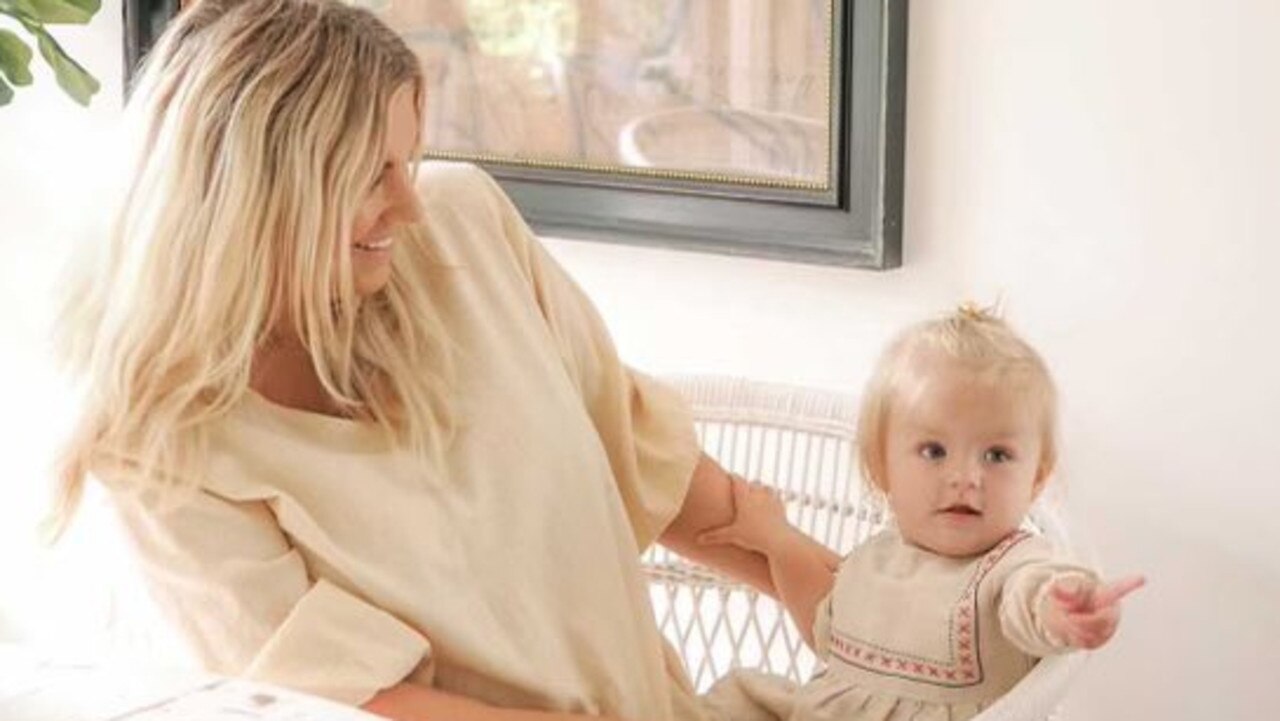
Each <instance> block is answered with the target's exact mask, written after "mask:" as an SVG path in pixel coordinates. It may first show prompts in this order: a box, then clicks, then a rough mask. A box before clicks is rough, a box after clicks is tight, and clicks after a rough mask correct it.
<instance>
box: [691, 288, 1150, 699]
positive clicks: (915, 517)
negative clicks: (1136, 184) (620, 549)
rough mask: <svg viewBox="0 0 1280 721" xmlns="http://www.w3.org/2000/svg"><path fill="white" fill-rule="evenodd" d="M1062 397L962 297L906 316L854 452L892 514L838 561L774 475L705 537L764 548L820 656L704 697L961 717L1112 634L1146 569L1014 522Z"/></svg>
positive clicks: (867, 404)
mask: <svg viewBox="0 0 1280 721" xmlns="http://www.w3.org/2000/svg"><path fill="white" fill-rule="evenodd" d="M1056 406H1057V404H1056V398H1055V391H1054V386H1053V381H1052V379H1051V378H1050V375H1049V371H1048V369H1047V368H1046V367H1045V364H1044V362H1043V361H1042V360H1041V359H1040V356H1039V355H1038V354H1037V353H1036V352H1035V350H1033V349H1032V348H1031V347H1030V346H1029V345H1028V344H1027V343H1026V342H1024V341H1023V340H1022V339H1021V338H1019V337H1018V336H1017V335H1015V334H1014V333H1013V332H1012V331H1011V330H1010V329H1009V327H1008V326H1007V325H1005V324H1004V323H1003V322H1002V321H1000V320H999V319H997V318H995V317H994V316H992V315H990V314H989V313H987V312H986V311H983V310H978V309H975V308H972V307H965V308H962V309H961V310H960V311H958V312H956V313H955V314H953V315H951V316H949V317H946V318H943V319H941V320H937V321H932V322H926V323H922V324H920V325H917V326H914V327H912V328H909V329H908V330H907V331H906V332H905V333H903V334H902V335H901V336H899V337H898V339H897V340H896V341H894V342H893V343H892V344H891V345H890V346H889V348H888V349H887V350H886V351H885V352H884V354H883V356H882V357H881V359H880V361H879V363H878V365H877V368H876V370H875V372H874V374H873V376H872V378H871V381H870V383H869V385H868V387H867V389H866V392H865V395H864V397H863V399H862V408H861V413H860V416H859V425H858V452H859V454H860V458H859V460H860V462H861V466H862V470H863V475H864V477H865V479H866V480H867V481H868V482H869V483H870V484H871V485H872V486H873V487H874V488H875V489H877V490H878V491H879V492H881V493H883V494H884V496H885V497H886V498H887V500H888V505H889V508H890V510H891V511H892V514H893V518H894V523H892V524H890V527H889V528H887V529H886V530H884V531H882V532H880V533H878V534H876V535H874V536H872V537H871V538H870V539H869V540H867V541H866V542H865V543H863V544H861V545H859V546H858V547H857V548H856V549H855V550H854V551H853V553H851V554H849V556H848V557H846V558H845V559H844V560H843V561H842V562H840V563H839V565H838V568H836V569H834V570H833V569H832V568H830V567H829V565H828V564H826V563H824V562H822V561H821V560H820V559H816V558H815V557H814V556H813V555H812V553H809V552H806V551H805V543H804V540H805V539H803V537H802V536H800V531H798V530H797V529H795V528H794V527H792V526H791V525H789V524H788V523H787V521H786V518H785V516H784V514H783V507H782V504H781V502H780V501H779V499H778V498H777V497H776V496H775V495H774V494H773V493H772V492H771V491H769V490H766V489H764V488H763V487H760V486H751V485H748V484H746V483H745V482H742V481H737V482H735V485H734V498H735V503H736V516H735V519H734V521H733V523H732V524H730V525H729V526H725V527H723V528H720V529H716V530H714V531H710V532H709V533H707V534H705V535H704V536H703V538H702V539H701V540H702V542H704V543H730V544H735V545H738V546H741V547H743V548H747V549H750V550H753V551H756V552H759V553H762V554H764V555H765V556H766V557H767V558H768V559H769V568H770V573H771V574H772V577H773V581H774V585H775V587H776V588H777V590H778V593H779V596H780V598H781V600H782V602H783V605H784V606H785V607H786V609H787V611H788V613H789V614H790V615H791V616H792V618H793V620H795V622H796V625H797V626H798V627H799V628H800V629H802V633H805V634H806V637H805V640H806V642H808V643H809V644H810V645H811V646H812V647H813V649H814V651H815V653H816V654H817V655H818V657H819V658H820V659H821V660H822V661H824V663H825V670H823V671H821V672H820V673H818V674H817V675H815V677H814V678H813V679H812V680H811V681H809V682H808V683H807V684H805V685H803V686H800V687H798V688H797V687H796V686H795V685H794V684H792V683H790V682H789V681H787V680H785V679H782V678H778V677H774V676H768V675H765V674H760V673H754V672H743V673H738V674H733V675H730V676H729V677H727V678H726V679H724V680H722V681H721V682H720V683H718V684H717V685H716V686H715V687H714V688H713V689H712V690H711V691H710V693H709V694H708V696H707V697H706V704H707V707H708V710H709V711H710V712H711V714H712V716H714V717H718V718H720V719H724V720H726V721H754V720H755V719H767V720H773V719H797V720H799V719H802V720H804V721H810V720H815V721H816V720H819V719H840V721H864V720H865V721H870V720H873V719H874V720H877V721H880V720H887V719H916V720H918V721H927V720H931V719H946V720H950V721H956V720H960V719H968V718H971V717H973V716H975V715H977V714H978V713H979V712H980V711H981V710H982V709H983V708H984V707H986V706H988V705H990V704H991V702H993V701H994V700H996V699H997V698H998V697H999V696H1000V695H1001V694H1003V693H1005V692H1007V691H1008V690H1009V689H1010V688H1012V687H1013V686H1014V685H1015V684H1016V683H1017V682H1018V681H1019V679H1021V678H1022V677H1023V676H1025V675H1026V674H1027V673H1028V672H1029V671H1030V670H1031V668H1032V667H1033V666H1034V665H1035V663H1036V661H1037V660H1038V659H1040V658H1042V657H1044V656H1048V655H1050V654H1056V653H1065V652H1069V651H1072V650H1074V649H1080V648H1084V649H1092V648H1097V647H1098V646H1101V645H1103V644H1105V643H1106V642H1107V641H1108V640H1109V639H1110V638H1111V636H1112V634H1114V633H1115V630H1116V625H1117V623H1118V621H1119V618H1120V606H1119V601H1120V599H1121V598H1123V597H1124V596H1125V595H1126V594H1128V593H1130V592H1132V591H1133V590H1135V589H1136V588H1138V587H1139V586H1141V585H1142V583H1143V579H1142V578H1140V577H1133V578H1127V579H1124V580H1121V581H1118V582H1115V583H1110V584H1108V583H1103V582H1101V581H1100V580H1099V578H1098V577H1097V575H1096V574H1095V573H1094V572H1092V571H1090V570H1089V569H1087V568H1084V567H1081V566H1079V565H1077V564H1075V563H1073V562H1071V561H1070V560H1068V559H1067V558H1066V557H1065V556H1063V555H1062V554H1061V553H1060V552H1059V551H1057V550H1055V549H1054V548H1053V547H1051V545H1050V544H1049V542H1048V541H1046V540H1045V539H1044V538H1042V537H1040V536H1038V535H1035V534H1033V533H1029V532H1027V531H1026V530H1024V529H1023V522H1024V520H1025V519H1026V516H1027V512H1028V510H1029V508H1030V507H1031V504H1032V502H1033V501H1034V500H1035V499H1036V497H1037V496H1038V495H1039V494H1040V492H1041V491H1043V490H1044V487H1045V484H1046V482H1047V481H1048V479H1049V477H1050V474H1051V473H1052V471H1053V469H1054V464H1055V461H1056V444H1055V433H1056V426H1057V419H1056V411H1057V408H1056Z"/></svg>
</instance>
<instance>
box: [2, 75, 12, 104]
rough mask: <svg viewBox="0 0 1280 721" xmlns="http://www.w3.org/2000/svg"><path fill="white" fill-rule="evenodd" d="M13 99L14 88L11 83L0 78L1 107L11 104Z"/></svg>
mask: <svg viewBox="0 0 1280 721" xmlns="http://www.w3.org/2000/svg"><path fill="white" fill-rule="evenodd" d="M10 100H13V88H11V87H9V83H6V82H5V81H4V78H0V108H2V107H4V106H6V105H8V104H9V101H10Z"/></svg>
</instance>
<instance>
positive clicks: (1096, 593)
mask: <svg viewBox="0 0 1280 721" xmlns="http://www.w3.org/2000/svg"><path fill="white" fill-rule="evenodd" d="M1146 582H1147V580H1146V579H1145V578H1143V577H1142V576H1129V577H1128V578H1122V579H1120V580H1119V581H1116V582H1115V583H1111V584H1105V585H1102V584H1089V583H1085V584H1079V583H1073V582H1070V581H1068V582H1057V583H1054V585H1053V586H1052V587H1051V588H1050V589H1049V602H1048V604H1047V608H1046V610H1045V619H1044V624H1045V627H1046V628H1047V629H1048V630H1049V632H1050V633H1052V634H1053V635H1055V636H1057V637H1058V638H1060V639H1062V640H1063V641H1065V642H1066V643H1067V644H1068V645H1070V646H1072V647H1074V648H1086V649H1094V648H1098V647H1099V646H1101V645H1103V644H1105V643H1106V642H1107V641H1110V640H1111V637H1112V636H1113V635H1115V632H1116V626H1118V625H1119V624H1120V599H1122V598H1124V597H1125V596H1127V595H1129V594H1130V593H1133V592H1134V591H1136V590H1138V589H1139V588H1142V586H1143V584H1145V583H1146Z"/></svg>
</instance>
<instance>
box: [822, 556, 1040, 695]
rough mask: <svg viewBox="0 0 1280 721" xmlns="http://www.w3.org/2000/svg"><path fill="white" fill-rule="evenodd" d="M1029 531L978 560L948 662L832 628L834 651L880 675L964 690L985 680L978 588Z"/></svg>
mask: <svg viewBox="0 0 1280 721" xmlns="http://www.w3.org/2000/svg"><path fill="white" fill-rule="evenodd" d="M1030 536H1031V534H1030V533H1028V532H1026V531H1016V532H1014V533H1011V534H1010V535H1009V536H1008V537H1007V538H1005V539H1004V540H1003V541H1001V542H1000V543H998V544H996V547H995V548H993V549H991V550H990V551H988V552H987V555H985V556H983V557H982V560H981V561H979V562H978V567H977V569H975V571H974V573H973V576H972V577H971V578H970V579H969V582H968V583H967V584H965V587H964V591H963V592H962V593H961V594H960V600H958V601H957V602H956V604H955V606H954V607H953V608H952V611H951V624H950V629H949V631H950V644H949V646H950V658H949V659H948V660H947V661H946V662H933V661H928V660H924V659H919V658H918V657H914V656H911V655H910V654H906V653H902V652H900V651H894V650H892V649H886V648H882V647H880V646H877V645H875V644H873V643H871V642H869V641H865V640H863V639H859V638H854V637H852V636H846V635H845V634H842V633H840V632H839V631H837V630H836V628H835V626H834V624H833V625H832V626H831V631H830V649H831V655H832V656H835V657H836V658H838V659H840V660H841V661H843V662H844V663H847V664H849V665H850V666H855V667H857V668H860V669H862V670H864V671H870V672H871V673H875V674H879V675H881V676H896V677H898V678H903V679H906V680H908V681H915V682H918V683H924V684H928V685H930V686H943V687H947V688H965V687H968V686H977V685H978V684H981V683H982V680H983V672H982V655H981V652H980V649H979V648H978V587H979V586H980V585H981V583H982V580H983V579H984V578H986V577H987V574H989V573H990V572H991V569H993V568H995V566H996V564H997V563H999V562H1000V559H1001V558H1004V555H1005V554H1006V553H1008V552H1009V549H1011V548H1013V547H1014V546H1015V545H1017V544H1018V543H1020V542H1022V541H1023V540H1025V539H1027V538H1029V537H1030Z"/></svg>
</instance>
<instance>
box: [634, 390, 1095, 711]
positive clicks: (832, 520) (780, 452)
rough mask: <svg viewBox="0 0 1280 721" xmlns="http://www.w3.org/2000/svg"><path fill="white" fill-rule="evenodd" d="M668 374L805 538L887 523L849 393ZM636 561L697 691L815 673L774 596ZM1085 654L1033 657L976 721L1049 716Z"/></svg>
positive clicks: (663, 557)
mask: <svg viewBox="0 0 1280 721" xmlns="http://www.w3.org/2000/svg"><path fill="white" fill-rule="evenodd" d="M666 380H667V382H669V383H670V384H671V385H673V386H674V387H675V388H677V389H678V390H679V391H680V392H681V393H682V394H683V395H684V396H685V397H686V398H687V399H688V401H689V403H690V405H691V407H692V409H693V414H694V419H695V425H696V427H697V432H698V437H699V440H700V441H701V443H702V447H703V449H704V450H705V451H706V453H707V454H708V455H710V456H711V457H713V458H715V459H716V460H717V461H718V462H719V463H720V464H721V465H722V466H724V467H725V468H726V469H728V470H730V471H733V472H734V473H738V474H740V475H742V476H744V477H746V478H750V479H752V480H757V481H760V482H763V483H766V484H769V485H772V486H774V487H775V488H777V489H778V491H779V493H780V495H781V496H782V498H783V500H784V501H785V503H786V506H787V514H788V517H789V518H790V520H791V522H792V523H794V524H796V525H797V526H798V527H799V528H801V529H802V530H804V531H805V532H806V533H808V534H809V535H811V536H813V537H814V538H816V539H818V540H819V541H822V542H823V543H825V544H826V545H827V546H829V547H831V548H832V549H835V550H836V551H837V552H839V553H847V552H848V551H849V550H851V549H852V548H853V547H854V546H855V545H856V544H858V543H861V542H862V541H863V540H865V539H866V538H867V537H868V536H869V535H871V534H872V533H873V532H875V531H876V530H878V529H880V528H881V527H882V526H883V525H884V523H885V522H886V520H887V512H886V509H884V508H883V506H882V504H881V503H880V502H879V500H878V498H877V497H876V496H875V495H873V494H870V493H866V492H864V487H863V485H862V482H861V478H860V474H859V472H858V469H857V463H856V459H855V454H854V439H855V432H854V431H855V422H856V418H857V404H856V402H855V399H854V398H853V397H852V396H850V395H847V394H840V393H831V392H826V391H818V390H812V389H802V388H794V387H789V386H781V385H772V384H762V383H755V382H750V381H744V380H738V379H729V378H707V377H676V378H667V379H666ZM1030 525H1031V526H1033V527H1034V529H1035V530H1037V531H1039V532H1041V533H1044V534H1046V535H1047V536H1048V537H1049V538H1051V539H1053V540H1055V541H1057V542H1063V543H1065V542H1066V536H1065V532H1064V529H1063V527H1062V524H1061V523H1060V522H1059V521H1058V520H1057V519H1056V517H1055V516H1054V515H1053V514H1052V513H1051V512H1050V511H1049V509H1048V508H1047V507H1045V506H1043V505H1039V506H1037V507H1036V508H1035V509H1034V510H1033V513H1032V521H1031V524H1030ZM645 567H646V571H647V572H648V574H649V581H650V595H651V598H652V601H653V605H654V612H655V614H656V616H657V619H658V623H659V626H660V627H661V628H662V632H663V633H664V634H665V635H666V637H667V638H668V639H669V640H670V641H671V643H672V644H673V645H674V646H675V647H676V649H677V650H678V651H679V653H680V655H681V658H682V659H683V660H684V663H685V666H686V668H687V669H688V671H689V674H690V676H691V677H692V679H693V682H694V685H695V687H696V688H697V689H698V690H699V691H700V692H701V691H705V690H706V689H707V688H709V687H710V686H711V684H712V683H713V682H715V681H716V680H717V679H718V678H720V677H721V676H723V675H724V674H725V673H727V672H728V671H729V670H731V669H735V668H753V669H758V670H761V671H766V672H769V673H775V674H780V675H782V676H786V677H788V678H791V679H792V680H795V681H797V682H803V681H806V680H807V679H808V678H809V677H810V676H811V675H812V674H813V671H814V667H815V664H816V663H817V661H816V659H815V658H814V656H813V654H812V653H811V652H810V651H809V649H808V647H806V646H805V645H804V643H803V642H802V641H801V639H800V635H799V633H798V632H797V631H796V628H795V626H794V625H793V624H792V623H791V620H790V618H789V617H788V616H787V615H786V613H785V612H784V611H783V610H782V609H781V607H780V606H779V605H778V604H777V603H776V602H774V601H773V600H772V599H770V598H768V597H764V596H761V595H759V594H758V593H757V592H756V591H755V590H754V589H751V588H750V587H747V586H744V585H742V584H739V583H736V582H734V581H731V580H728V579H726V578H724V577H722V576H720V575H718V574H716V573H715V572H713V571H711V570H710V569H707V568H705V567H703V566H700V565H698V564H694V563H692V562H690V561H687V560H685V559H683V558H681V557H679V556H677V555H675V554H673V553H671V552H670V551H667V550H666V549H663V548H661V547H658V546H654V547H653V548H652V549H651V550H650V551H648V553H646V555H645ZM1082 662H1083V654H1079V653H1074V654H1068V655H1066V656H1057V657H1053V658H1049V659H1046V660H1044V661H1042V662H1040V663H1039V664H1037V665H1036V668H1035V669H1034V670H1033V671H1032V672H1031V673H1030V674H1029V675H1028V676H1027V677H1026V678H1025V679H1023V680H1022V682H1021V683H1019V684H1018V686H1017V687H1015V688H1014V689H1013V690H1012V691H1010V692H1009V693H1008V694H1006V695H1005V696H1004V697H1003V698H1001V699H1000V700H999V701H997V702H996V703H994V704H992V705H991V706H990V707H989V708H988V709H986V710H985V711H983V713H982V714H981V715H979V716H978V717H977V721H1037V720H1040V719H1050V718H1052V717H1053V712H1054V709H1055V708H1056V707H1057V705H1058V703H1059V702H1060V701H1061V700H1062V697H1063V695H1064V694H1065V692H1066V689H1067V686H1068V685H1069V683H1070V681H1071V679H1072V677H1073V676H1074V675H1075V673H1076V671H1077V670H1078V669H1079V666H1080V664H1081V663H1082Z"/></svg>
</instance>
